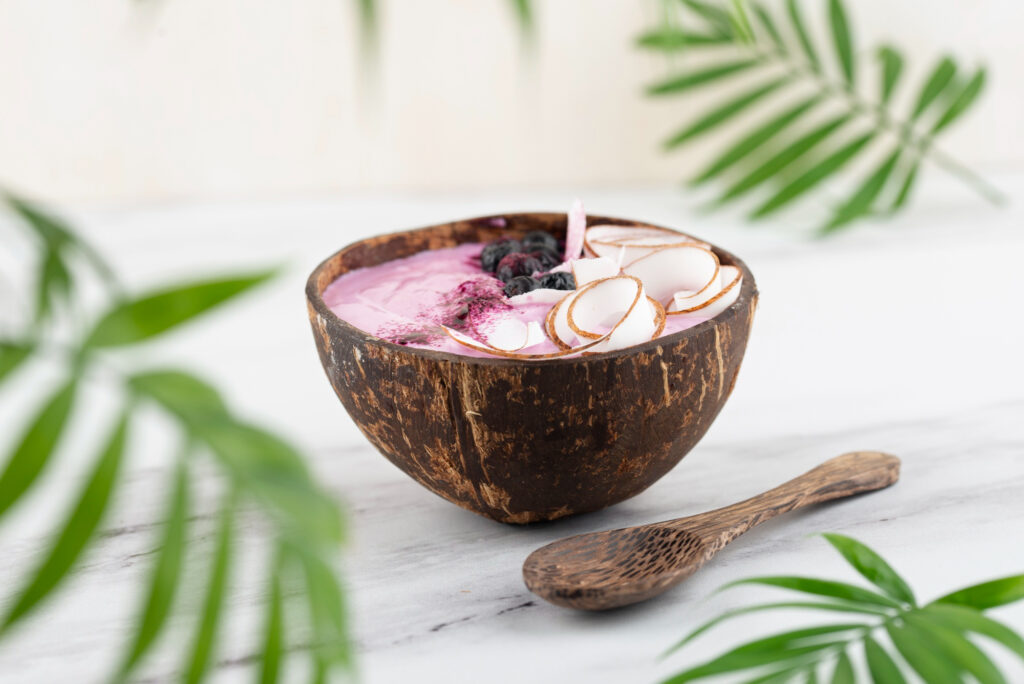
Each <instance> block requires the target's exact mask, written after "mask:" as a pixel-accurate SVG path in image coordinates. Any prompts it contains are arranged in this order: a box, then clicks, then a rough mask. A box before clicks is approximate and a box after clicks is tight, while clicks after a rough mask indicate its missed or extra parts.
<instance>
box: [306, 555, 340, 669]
mask: <svg viewBox="0 0 1024 684" xmlns="http://www.w3.org/2000/svg"><path fill="white" fill-rule="evenodd" d="M293 551H294V552H295V553H296V555H297V557H298V559H299V561H300V562H301V564H302V567H303V569H304V571H305V577H306V586H307V588H308V592H307V596H308V598H309V611H310V617H311V618H312V624H313V629H314V634H315V637H316V641H315V643H314V648H313V654H314V658H315V660H316V662H317V663H318V666H319V667H322V668H324V669H325V670H326V669H329V668H330V667H332V666H335V665H340V666H342V667H348V668H350V667H351V665H352V646H351V644H350V643H349V640H348V636H347V635H348V629H347V624H348V616H347V613H346V609H345V600H344V595H343V593H342V591H341V587H340V585H339V584H338V581H337V579H336V578H335V576H334V572H333V571H332V569H331V567H330V566H329V565H328V564H327V563H326V562H324V560H323V558H322V557H321V556H320V554H319V553H317V552H316V551H315V550H312V549H309V548H302V547H293Z"/></svg>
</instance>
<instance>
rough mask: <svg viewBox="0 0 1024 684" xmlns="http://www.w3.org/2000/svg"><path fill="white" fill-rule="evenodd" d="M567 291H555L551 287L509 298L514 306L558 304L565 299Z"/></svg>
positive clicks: (509, 301)
mask: <svg viewBox="0 0 1024 684" xmlns="http://www.w3.org/2000/svg"><path fill="white" fill-rule="evenodd" d="M565 293H566V290H553V289H551V288H550V287H541V288H538V289H536V290H531V291H530V292H524V293H522V294H517V295H514V296H512V297H509V298H508V303H509V304H511V305H512V306H527V305H529V304H556V303H558V302H560V301H562V298H563V297H565Z"/></svg>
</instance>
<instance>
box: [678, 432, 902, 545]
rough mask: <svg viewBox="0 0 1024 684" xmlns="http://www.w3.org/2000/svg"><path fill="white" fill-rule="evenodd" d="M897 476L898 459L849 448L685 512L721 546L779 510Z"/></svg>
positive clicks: (879, 484)
mask: <svg viewBox="0 0 1024 684" xmlns="http://www.w3.org/2000/svg"><path fill="white" fill-rule="evenodd" d="M899 477H900V460H899V459H898V458H896V457H895V456H890V455H889V454H883V453H881V452H877V451H855V452H852V453H848V454H843V455H842V456H837V457H835V458H833V459H829V460H828V461H825V462H824V463H822V464H821V465H820V466H818V467H816V468H813V469H811V470H808V471H807V472H806V473H804V474H803V475H801V476H799V477H796V478H793V479H792V480H790V481H789V482H786V483H784V484H781V485H779V486H778V487H776V488H774V489H770V490H768V491H767V492H764V493H763V494H758V495H757V496H755V497H752V498H750V499H747V500H746V501H740V502H739V503H736V504H733V505H731V506H726V507H725V508H719V509H718V510H714V511H710V512H708V513H704V514H702V515H699V516H696V518H697V519H694V518H689V519H688V520H689V522H690V523H691V524H693V523H696V527H697V528H699V529H700V531H701V532H702V533H703V536H704V537H705V539H706V540H707V541H708V542H710V543H713V544H720V545H721V546H724V545H725V544H728V543H729V542H730V541H732V540H733V539H735V538H736V537H738V536H740V535H741V534H743V533H744V532H746V531H747V530H749V529H750V528H752V527H754V526H755V525H759V524H760V523H763V522H765V521H767V520H771V519H772V518H774V517H775V516H777V515H779V514H781V513H787V512H789V511H792V510H796V509H798V508H803V507H805V506H811V505H814V504H818V503H822V502H825V501H831V500H833V499H841V498H843V497H847V496H853V495H854V494H862V493H864V492H871V491H874V490H876V489H883V488H884V487H888V486H890V485H892V484H894V483H895V482H896V481H897V480H898V479H899Z"/></svg>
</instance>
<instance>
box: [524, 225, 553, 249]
mask: <svg viewBox="0 0 1024 684" xmlns="http://www.w3.org/2000/svg"><path fill="white" fill-rule="evenodd" d="M523 248H524V249H525V250H526V251H528V252H532V251H533V250H535V249H547V250H550V251H552V252H558V240H556V239H555V236H554V235H552V234H551V233H549V232H547V231H546V230H531V231H530V232H529V233H527V234H526V237H524V238H523Z"/></svg>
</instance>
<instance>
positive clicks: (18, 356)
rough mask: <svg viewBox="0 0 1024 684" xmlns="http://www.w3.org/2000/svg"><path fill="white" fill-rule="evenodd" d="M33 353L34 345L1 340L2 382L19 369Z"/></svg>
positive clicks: (0, 379)
mask: <svg viewBox="0 0 1024 684" xmlns="http://www.w3.org/2000/svg"><path fill="white" fill-rule="evenodd" d="M31 355H32V346H31V345H28V344H22V343H18V342H0V384H3V381H4V380H5V379H6V378H7V376H8V375H10V374H11V373H13V372H14V371H16V370H18V367H19V366H21V364H23V363H25V361H27V360H28V357H29V356H31Z"/></svg>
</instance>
